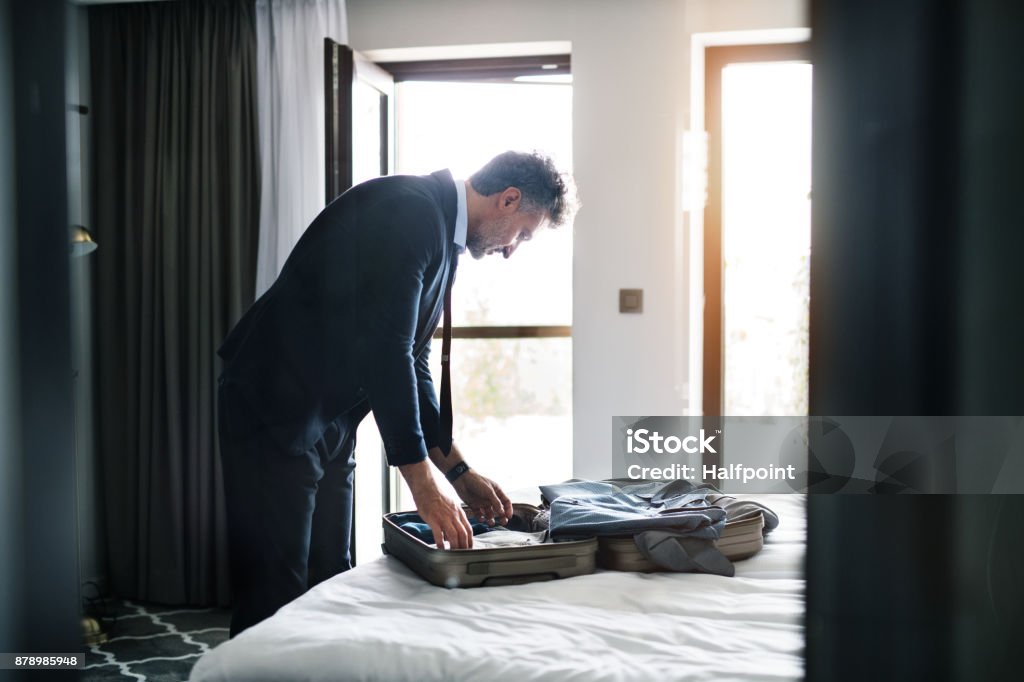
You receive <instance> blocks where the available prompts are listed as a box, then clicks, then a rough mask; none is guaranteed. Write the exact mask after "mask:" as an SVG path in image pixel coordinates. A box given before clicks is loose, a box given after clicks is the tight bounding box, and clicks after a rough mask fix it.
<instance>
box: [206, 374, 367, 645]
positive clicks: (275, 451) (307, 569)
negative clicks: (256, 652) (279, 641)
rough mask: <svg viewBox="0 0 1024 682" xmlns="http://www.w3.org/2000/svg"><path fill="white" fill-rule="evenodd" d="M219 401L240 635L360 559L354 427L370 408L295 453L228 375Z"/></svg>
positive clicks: (235, 628)
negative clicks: (354, 555) (354, 549)
mask: <svg viewBox="0 0 1024 682" xmlns="http://www.w3.org/2000/svg"><path fill="white" fill-rule="evenodd" d="M217 401H218V430H219V432H220V451H221V463H222V465H223V470H224V492H225V502H226V506H227V522H228V543H229V552H230V559H229V561H230V572H231V585H232V604H233V611H232V616H231V631H230V636H231V637H234V636H235V635H237V634H238V633H240V632H242V631H243V630H245V629H246V628H248V627H250V626H252V625H255V624H256V623H258V622H260V621H262V620H264V619H265V618H268V617H270V616H272V615H273V614H274V613H275V612H276V611H277V609H279V608H280V607H281V606H283V605H285V604H287V603H288V602H290V601H291V600H293V599H295V598H296V597H298V596H299V595H301V594H302V593H304V592H306V590H308V589H309V588H311V587H313V586H314V585H316V584H317V583H319V582H321V581H323V580H326V579H327V578H330V577H331V576H333V575H336V574H338V573H341V572H342V571H346V570H348V569H349V568H351V567H352V562H351V553H350V548H349V540H350V537H351V530H352V492H353V480H354V473H355V444H356V437H355V435H356V427H357V426H358V423H359V421H360V420H361V419H362V417H363V416H365V414H366V410H357V411H356V413H349V414H345V415H342V416H341V417H339V418H338V419H336V420H335V421H334V422H332V424H331V425H330V426H329V427H328V429H327V430H326V431H325V432H324V434H323V436H322V437H321V438H320V440H318V441H317V442H316V443H315V444H314V445H313V447H311V448H310V449H309V450H307V451H306V452H304V453H302V454H301V455H294V454H290V453H288V452H287V451H285V450H284V449H282V448H281V447H280V446H279V445H278V444H277V443H276V442H274V440H273V439H272V438H271V437H270V435H269V433H268V431H267V429H266V428H265V427H264V426H263V424H262V422H261V421H260V420H259V418H257V417H256V415H255V414H253V412H252V410H251V409H250V408H249V406H248V404H247V402H246V400H245V398H244V397H243V396H242V394H241V393H240V392H239V390H238V389H237V387H236V386H235V385H234V384H232V383H231V382H230V381H223V380H222V381H221V383H220V385H219V388H218V396H217Z"/></svg>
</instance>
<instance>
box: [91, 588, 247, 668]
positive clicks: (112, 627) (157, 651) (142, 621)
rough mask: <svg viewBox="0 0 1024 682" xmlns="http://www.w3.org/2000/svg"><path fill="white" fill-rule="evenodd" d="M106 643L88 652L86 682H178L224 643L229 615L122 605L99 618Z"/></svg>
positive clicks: (211, 610)
mask: <svg viewBox="0 0 1024 682" xmlns="http://www.w3.org/2000/svg"><path fill="white" fill-rule="evenodd" d="M102 616H103V617H102V618H101V622H102V623H103V629H104V631H105V632H106V633H107V635H108V640H107V642H105V643H103V644H98V645H94V646H91V647H88V648H87V649H86V658H85V670H83V671H82V675H81V677H80V678H79V679H80V680H83V681H84V682H99V681H100V680H140V681H143V680H144V681H147V682H182V680H187V679H188V674H189V671H191V670H192V666H193V665H195V663H196V661H197V660H199V657H200V656H201V655H202V654H204V653H206V652H207V651H209V650H210V649H212V648H213V647H215V646H217V645H218V644H220V643H221V642H223V641H225V640H226V639H227V638H228V623H229V621H230V611H227V610H225V609H185V608H180V607H173V606H158V605H154V604H142V603H138V602H130V601H121V602H117V603H114V604H112V605H110V606H109V607H108V608H107V609H106V612H105V613H103V614H102Z"/></svg>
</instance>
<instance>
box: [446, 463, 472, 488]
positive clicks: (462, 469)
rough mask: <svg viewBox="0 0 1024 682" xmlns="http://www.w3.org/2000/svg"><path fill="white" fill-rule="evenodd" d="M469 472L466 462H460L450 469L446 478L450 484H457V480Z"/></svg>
mask: <svg viewBox="0 0 1024 682" xmlns="http://www.w3.org/2000/svg"><path fill="white" fill-rule="evenodd" d="M467 471H469V465H468V464H466V463H465V462H459V463H458V464H456V465H455V466H453V467H452V468H451V469H449V470H448V471H447V473H445V475H444V477H445V478H447V479H448V482H449V483H455V479H457V478H458V477H459V476H461V475H462V474H464V473H466V472H467Z"/></svg>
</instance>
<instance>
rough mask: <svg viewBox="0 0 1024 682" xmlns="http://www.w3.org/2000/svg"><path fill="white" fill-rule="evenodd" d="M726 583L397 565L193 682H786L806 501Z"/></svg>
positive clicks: (252, 638)
mask: <svg viewBox="0 0 1024 682" xmlns="http://www.w3.org/2000/svg"><path fill="white" fill-rule="evenodd" d="M750 497H752V498H753V499H757V500H759V501H761V502H763V503H765V504H767V505H768V506H769V507H771V508H772V509H774V510H775V511H776V512H777V513H778V514H779V517H780V519H781V522H780V525H779V527H778V528H777V529H776V530H775V531H774V532H773V533H772V534H771V535H769V536H768V538H767V540H766V542H765V546H764V549H763V550H762V551H761V553H760V554H758V555H757V556H754V557H753V558H751V559H748V560H746V561H741V562H737V564H736V576H735V577H732V578H725V577H720V576H714V575H698V574H680V573H673V574H667V573H660V574H641V573H622V572H616V571H600V570H599V571H598V572H596V573H594V574H592V575H586V576H580V577H576V578H568V579H565V580H556V581H551V582H541V583H533V584H528V585H514V586H505V587H485V588H476V589H456V590H447V589H444V588H440V587H434V586H432V585H430V584H428V583H427V582H426V581H424V580H422V579H421V578H419V577H418V576H417V575H415V574H414V573H412V571H410V570H409V569H407V568H406V567H405V566H404V565H403V564H401V563H400V562H399V561H398V560H397V559H395V558H393V557H381V558H380V559H377V560H374V561H370V562H368V563H365V564H363V565H360V566H358V567H357V568H355V569H353V570H351V571H348V572H347V573H344V574H342V575H339V576H336V577H335V578H333V579H331V580H328V581H326V582H324V583H321V584H320V585H318V586H317V587H315V588H314V589H312V590H310V591H309V592H307V593H306V594H304V595H303V596H301V597H299V598H298V599H296V600H295V601H293V602H292V603H290V604H288V605H286V606H284V607H282V608H281V609H280V610H279V611H278V612H277V613H276V614H275V615H274V616H273V617H272V618H270V619H268V620H266V621H264V622H262V623H260V624H258V625H256V626H254V627H252V628H250V629H249V630H247V631H245V632H244V633H242V634H241V635H239V636H238V637H236V638H235V639H233V640H230V641H228V642H225V643H224V644H221V645H220V646H218V647H217V648H216V649H214V650H213V651H211V652H209V653H208V654H206V655H205V656H203V658H202V659H200V660H199V662H198V663H197V664H196V666H195V668H194V669H193V671H192V676H191V678H190V679H191V680H194V681H196V682H223V681H226V680H231V681H232V682H242V681H244V682H259V681H261V680H267V681H268V682H269V681H273V682H283V681H287V680H332V681H348V680H385V681H395V682H397V681H403V680H408V681H410V682H429V681H435V680H436V681H438V682H452V681H454V680H486V681H488V682H491V681H493V682H498V681H508V682H523V681H526V680H538V681H539V680H557V681H559V682H561V681H575V680H578V681H580V682H603V681H608V682H612V681H615V682H626V681H631V680H637V681H643V682H650V681H651V680H795V679H801V678H802V677H803V650H804V631H803V618H804V580H803V558H804V546H805V539H806V532H805V531H806V524H805V518H806V514H805V499H804V497H803V496H801V495H760V496H750Z"/></svg>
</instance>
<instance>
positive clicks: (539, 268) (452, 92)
mask: <svg viewBox="0 0 1024 682" xmlns="http://www.w3.org/2000/svg"><path fill="white" fill-rule="evenodd" d="M454 65H460V66H459V68H455V67H454ZM381 66H383V67H385V68H386V69H387V70H388V71H390V72H391V73H392V74H393V75H394V76H395V80H396V84H395V112H396V113H395V139H396V159H397V162H396V170H397V172H398V173H414V174H423V173H429V172H432V171H435V170H438V169H440V168H449V169H450V170H451V171H452V173H453V175H454V176H455V177H456V179H460V180H464V179H466V178H468V177H469V176H470V175H471V174H472V173H473V172H474V171H475V170H477V169H478V168H479V167H480V166H482V165H483V164H484V163H486V162H487V161H488V160H490V159H491V158H492V157H493V156H494V155H496V154H498V153H500V152H503V151H506V150H508V149H516V150H525V151H530V150H534V149H536V150H538V151H540V152H542V153H545V154H547V155H549V156H551V157H552V158H553V159H554V161H555V163H556V164H557V165H558V167H559V168H560V169H561V170H563V171H566V172H571V170H572V167H571V164H572V149H571V144H572V128H571V126H572V111H571V107H572V86H571V84H570V83H568V82H566V81H567V80H569V76H568V58H567V57H564V56H561V57H540V58H525V59H523V58H520V59H515V60H473V61H470V62H466V61H460V62H451V63H447V62H440V63H439V62H432V63H408V64H387V63H385V64H381ZM428 66H429V67H430V68H427V67H428ZM545 67H548V68H545ZM517 79H522V80H517ZM531 80H532V81H533V82H530V81H531ZM559 81H560V82H559ZM452 307H453V313H454V314H453V337H454V341H453V344H452V400H453V408H454V413H455V415H454V416H455V425H454V426H455V434H454V435H455V439H456V441H457V443H458V445H459V447H460V449H461V450H462V452H463V453H464V454H465V456H466V458H467V460H468V461H469V463H470V464H471V466H473V467H474V468H476V469H479V470H480V471H481V472H482V473H484V474H485V475H487V476H489V477H491V478H493V479H494V480H495V481H497V482H498V483H499V484H500V485H501V486H502V487H503V488H504V489H505V490H506V491H508V492H513V491H516V490H523V491H524V492H525V491H529V494H530V496H531V497H532V496H534V495H536V486H537V485H539V484H541V483H546V482H550V481H554V480H562V479H564V478H568V477H570V476H571V473H572V374H571V373H572V338H571V325H572V228H571V226H569V225H565V226H562V227H559V228H557V229H554V230H544V231H543V232H541V233H538V234H536V235H535V236H534V239H533V240H531V242H530V243H529V244H526V245H523V246H522V247H521V248H519V249H518V250H517V251H516V253H515V254H514V255H513V257H512V258H510V259H508V260H505V259H503V258H501V257H500V256H490V257H487V258H484V259H481V260H479V261H476V260H474V259H473V258H472V257H471V256H470V255H469V253H465V254H463V255H462V256H461V258H460V261H459V269H458V273H457V277H456V283H455V288H454V290H453V301H452ZM431 363H432V371H433V374H434V377H435V383H436V385H437V387H438V389H439V388H440V376H441V375H440V330H438V334H437V337H436V338H435V341H434V345H433V347H432V348H431ZM375 430H376V427H375V425H374V424H373V423H372V420H367V421H366V422H364V424H363V426H362V427H361V428H360V432H359V440H360V444H359V451H360V452H359V454H358V455H357V459H358V458H360V457H364V456H365V455H369V456H367V457H365V459H366V461H368V462H372V461H373V457H374V455H372V454H369V451H370V450H372V448H373V447H375V446H376V447H377V448H379V437H378V436H376V434H375V433H372V432H373V431H375ZM375 439H376V440H375ZM364 443H365V444H367V445H368V446H369V447H368V448H364ZM378 451H379V450H378ZM362 461H363V460H360V462H362ZM370 466H372V464H370ZM366 468H369V467H366ZM366 468H361V469H360V471H359V476H358V477H357V480H359V481H361V483H360V484H359V485H360V486H362V481H368V483H369V485H375V484H376V481H375V480H374V479H373V478H372V477H370V476H367V475H366V473H364V472H366ZM389 474H390V475H387V476H386V478H388V479H389V482H388V484H387V487H388V488H390V489H391V490H390V491H389V492H390V506H391V507H392V508H396V509H397V508H402V509H409V508H412V506H413V502H412V499H411V497H410V496H409V494H408V491H407V490H405V489H404V484H403V483H402V482H401V479H400V476H398V475H397V472H389ZM438 476H439V475H438ZM439 481H440V485H441V486H442V488H447V486H448V484H447V482H444V481H443V479H441V478H440V476H439ZM368 496H370V497H368ZM360 498H362V499H363V500H365V501H368V504H369V505H372V504H373V503H374V502H373V498H372V493H370V492H368V493H364V492H363V488H362V487H360V488H359V490H358V492H357V499H360ZM358 508H359V509H370V508H371V507H370V506H367V505H364V504H363V502H360V504H359V505H358ZM376 509H378V510H379V509H380V506H377V508H376ZM371 514H372V512H369V511H367V512H366V513H364V514H362V515H361V516H362V517H363V518H364V519H365V518H366V517H367V516H370V515H371ZM359 517H360V513H359V511H357V518H359ZM360 523H361V524H362V523H363V522H360ZM363 527H364V526H363V525H360V528H363ZM365 528H367V529H368V530H367V531H365V532H364V531H362V530H360V532H359V533H357V539H358V540H359V542H360V546H359V550H358V552H359V556H360V557H364V558H365V557H367V556H370V557H372V556H374V555H375V554H369V552H374V551H379V549H377V547H378V546H379V543H380V539H379V535H380V522H379V514H378V515H377V516H376V517H374V518H373V523H372V524H371V523H370V522H369V521H365ZM369 529H372V535H368V533H370V530H369Z"/></svg>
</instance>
